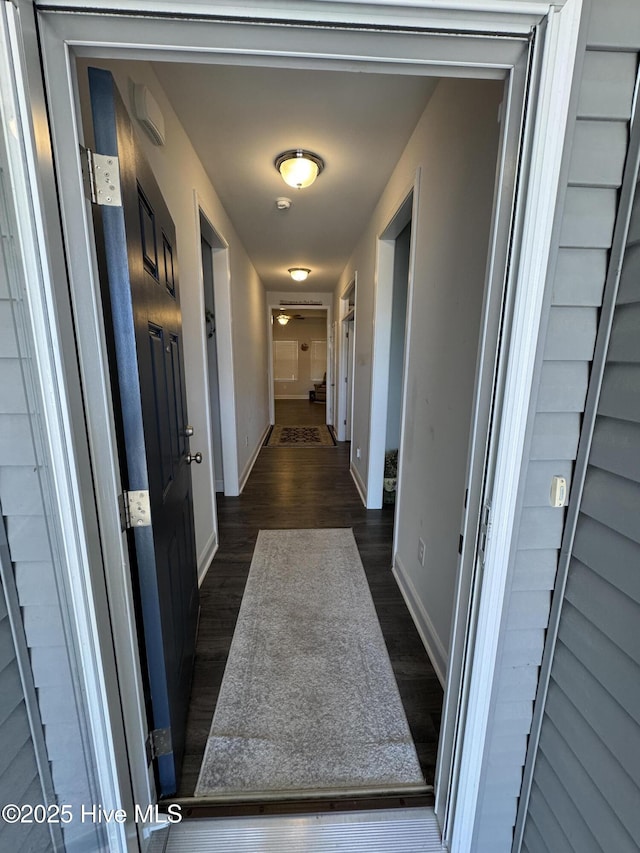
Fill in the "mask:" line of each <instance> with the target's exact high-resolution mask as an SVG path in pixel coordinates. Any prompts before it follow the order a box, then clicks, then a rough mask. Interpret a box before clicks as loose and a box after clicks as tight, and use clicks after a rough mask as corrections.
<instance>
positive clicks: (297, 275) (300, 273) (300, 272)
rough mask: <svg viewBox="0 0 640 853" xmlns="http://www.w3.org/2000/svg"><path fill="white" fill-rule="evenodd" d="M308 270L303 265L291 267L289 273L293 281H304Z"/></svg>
mask: <svg viewBox="0 0 640 853" xmlns="http://www.w3.org/2000/svg"><path fill="white" fill-rule="evenodd" d="M310 272H311V270H308V269H305V267H291V269H290V270H289V275H290V276H291V278H292V279H293V280H294V281H304V280H305V279H306V277H307V276H308V275H309V273H310Z"/></svg>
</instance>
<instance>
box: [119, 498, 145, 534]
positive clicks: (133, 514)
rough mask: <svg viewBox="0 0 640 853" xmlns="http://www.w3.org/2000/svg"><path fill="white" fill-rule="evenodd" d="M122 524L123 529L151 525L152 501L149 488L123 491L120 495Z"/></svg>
mask: <svg viewBox="0 0 640 853" xmlns="http://www.w3.org/2000/svg"><path fill="white" fill-rule="evenodd" d="M119 504H120V526H121V529H122V530H130V529H131V528H132V527H151V503H150V501H149V490H148V489H138V490H137V491H135V492H134V491H129V492H126V491H125V492H123V493H122V494H121V495H120V497H119Z"/></svg>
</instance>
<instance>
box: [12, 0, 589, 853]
mask: <svg viewBox="0 0 640 853" xmlns="http://www.w3.org/2000/svg"><path fill="white" fill-rule="evenodd" d="M203 5H204V0H203V2H202V3H198V2H191V3H185V4H183V5H182V6H181V12H182V11H184V12H185V13H186V12H189V11H192V12H198V11H200V12H202V10H203ZM48 6H49V8H53V7H56V6H59V7H63V6H64V7H66V8H67V9H69V8H71V7H74V6H77V7H78V8H79V7H82V8H84V9H87V8H92V9H95V10H99V9H100V8H110V9H114V8H121V9H129V10H132V9H135V10H139V11H143V10H144V11H147V12H154V11H160V12H162V11H174V9H175V5H174V4H173V3H169V2H168V0H156V2H144V0H138V2H136V0H120V3H119V4H118V3H117V2H114V0H94V1H93V2H91V0H50V2H49V3H48ZM292 6H293V4H291V3H286V4H285V3H278V2H270V3H268V2H261V3H260V4H258V3H257V2H255V0H249V2H245V3H244V4H243V9H242V13H239V11H238V7H237V6H231V5H226V4H224V3H222V2H220V3H216V2H215V0H212V2H209V3H207V4H206V8H207V10H208V11H209V12H210V11H211V10H212V9H215V12H216V14H218V15H224V14H225V13H228V14H230V13H232V14H234V15H235V16H238V15H239V14H242V15H243V16H244V17H247V18H250V17H251V12H254V13H255V11H256V10H257V9H258V8H259V9H260V14H261V15H263V16H264V17H271V18H272V19H273V18H288V19H291V18H296V19H298V20H300V21H304V20H305V19H307V18H308V19H313V20H316V21H326V22H327V23H329V22H344V23H345V24H346V23H353V22H354V21H355V20H367V21H370V22H372V23H373V24H380V25H381V24H384V23H387V24H390V23H394V24H402V25H406V24H408V23H409V22H411V21H413V22H414V25H419V26H421V27H429V26H432V27H434V28H444V27H445V25H446V24H448V25H449V26H454V27H455V29H456V30H459V31H464V30H472V29H474V28H475V29H476V30H477V29H478V28H480V29H482V30H485V31H489V30H491V32H497V33H500V32H503V33H505V34H507V35H508V34H513V33H514V32H520V33H525V32H528V31H529V29H530V27H531V26H532V25H533V24H535V23H538V22H539V21H540V20H541V19H542V18H543V17H546V36H545V49H544V54H543V56H542V59H541V78H540V81H541V82H540V88H539V92H538V95H537V99H536V106H537V109H536V117H535V127H534V129H533V130H534V132H533V139H532V145H531V152H532V154H531V160H530V167H529V178H528V203H527V205H526V209H525V210H524V211H523V224H522V238H521V243H520V254H519V266H518V280H519V281H526V282H527V286H526V287H521V288H519V289H518V293H517V298H516V301H515V305H514V316H513V326H512V332H511V344H510V350H509V352H510V361H509V366H508V369H507V375H506V394H505V402H504V407H503V412H502V422H501V426H500V436H501V442H500V450H499V453H498V460H497V476H496V488H495V492H494V495H493V504H494V512H495V522H494V527H493V535H492V537H491V539H490V542H489V547H488V551H487V555H486V558H487V562H486V570H485V573H484V579H483V585H482V590H481V593H480V606H479V618H478V627H477V634H476V643H475V649H474V654H473V661H472V667H471V681H470V695H469V706H468V713H467V718H466V722H465V725H464V730H463V733H462V736H461V751H460V756H461V761H460V767H461V772H460V784H459V785H458V787H457V792H456V795H455V797H456V801H455V804H453V805H454V810H453V821H452V824H451V827H452V831H451V836H450V838H449V839H448V840H449V843H450V849H451V850H452V851H465V850H469V849H471V842H472V837H473V831H474V827H475V823H476V817H477V813H478V807H479V802H478V800H479V781H480V772H481V767H482V761H483V756H484V751H485V741H486V735H487V725H488V719H489V702H490V687H491V683H492V679H493V674H494V671H495V665H496V654H497V646H498V635H497V631H496V625H498V624H499V623H500V616H501V613H502V605H503V601H504V594H505V583H506V571H507V566H508V556H509V553H510V549H511V544H512V540H513V536H514V533H515V531H514V520H515V519H514V507H515V502H516V501H515V499H516V496H517V493H518V489H519V485H520V478H521V458H522V452H523V447H524V433H525V428H526V422H527V416H528V409H529V400H530V396H531V391H532V380H533V365H534V358H535V351H536V346H537V340H538V330H539V322H540V313H541V304H542V295H543V292H544V286H545V280H546V272H547V262H548V257H549V252H550V245H551V228H552V222H553V216H554V211H555V200H556V196H557V192H558V183H559V174H560V161H561V157H562V150H563V144H564V136H565V130H566V122H567V116H568V102H569V91H570V88H571V81H572V72H573V63H574V57H575V50H576V44H577V31H578V23H579V19H580V14H581V9H582V0H567V2H566V4H565V5H564V6H563V7H560V6H559V5H558V4H555V5H552V4H551V3H547V2H538V1H537V0H532V2H515V0H440V2H435V0H405V2H396V0H384V2H383V0H373V1H372V2H365V0H355V2H341V0H333V2H323V0H316V2H308V3H304V2H298V3H296V4H295V8H292ZM285 7H286V8H285ZM354 15H355V18H354ZM114 20H116V19H115V18H114V17H107V18H105V19H104V23H105V29H110V28H109V23H113V21H114ZM95 22H96V19H95V18H93V24H94V25H95ZM87 23H91V18H90V17H88V16H86V15H83V14H81V13H78V12H76V13H75V14H74V15H73V16H67V15H65V14H64V13H62V12H60V13H55V14H52V15H51V16H50V17H49V18H48V19H46V20H44V21H43V24H44V25H43V31H42V34H43V43H44V51H45V76H46V81H47V84H48V86H49V90H50V91H49V93H50V95H51V96H52V102H53V107H54V109H53V115H54V123H55V121H56V120H57V122H58V124H57V127H55V128H54V151H55V153H56V159H57V162H58V165H59V167H60V170H61V171H60V174H61V178H60V179H61V181H62V183H63V186H64V191H63V195H62V216H63V220H64V222H65V225H66V226H67V227H70V228H71V231H72V233H77V234H78V235H79V236H80V235H81V239H82V240H84V239H85V235H86V233H87V228H86V221H83V217H84V216H85V212H84V210H82V209H81V210H80V212H79V214H78V213H76V214H75V222H74V214H73V212H72V207H73V205H74V204H76V203H77V193H78V192H81V190H79V186H80V178H79V175H78V173H77V162H76V150H77V149H76V142H77V140H76V138H75V129H74V123H73V121H71V122H69V118H70V117H71V118H73V116H74V111H75V104H74V102H73V83H72V75H71V71H70V65H71V63H70V57H69V51H70V48H71V46H72V44H76V45H80V44H83V43H85V44H86V43H88V42H89V36H88V35H87V34H86V33H85V35H84V37H83V36H82V30H83V27H84V26H85V25H86V24H87ZM178 29H179V28H178ZM72 30H73V32H71V31H72ZM99 33H100V38H101V39H102V40H103V44H104V43H106V42H107V41H108V38H107V37H105V35H104V30H103V29H102V28H101V29H100V31H99ZM95 36H96V33H95V31H94V33H93V38H92V39H91V40H92V41H93V43H94V44H95ZM127 37H128V32H127V28H126V27H121V28H120V38H119V40H118V43H117V44H116V43H115V42H112V44H111V47H113V48H115V49H118V48H126V47H127V45H125V44H123V42H122V39H124V38H127ZM138 43H140V42H138ZM326 59H327V60H328V61H329V60H331V61H333V59H334V57H331V56H327V57H326ZM436 73H437V71H436ZM65 126H66V130H65ZM25 145H26V147H27V148H28V150H31V151H35V144H34V142H33V139H32V138H28V137H25ZM40 166H41V168H43V169H44V171H43V172H42V173H41V176H40V177H41V180H42V181H44V182H45V184H46V185H47V186H46V189H47V190H48V191H51V189H52V180H53V178H52V175H51V173H50V171H49V169H48V165H47V164H44V163H43V162H42V161H41V162H40ZM31 190H32V194H31V197H30V198H29V199H24V200H22V204H23V205H24V208H25V209H26V208H28V207H29V206H30V205H33V208H34V211H35V214H34V216H35V219H36V220H38V221H40V220H42V221H45V220H47V215H48V212H49V211H48V210H47V209H45V208H46V205H45V203H44V202H43V201H42V199H41V197H40V195H39V194H38V192H37V191H36V189H35V188H34V187H33V186H32V187H31ZM80 208H83V205H82V204H81V205H80ZM29 215H30V216H31V215H32V214H31V213H29ZM78 215H80V220H78V218H77V217H78ZM49 224H50V225H52V224H53V223H52V220H51V219H49ZM81 254H82V253H81V252H77V257H74V259H73V263H72V269H71V276H72V278H73V276H74V274H77V268H76V270H75V273H74V268H73V267H74V265H76V264H80V265H81V267H83V272H84V273H88V275H89V280H92V279H93V277H94V274H95V269H94V262H93V258H92V256H91V253H90V252H88V254H87V257H84V258H83V257H81ZM39 260H40V263H41V266H42V273H43V281H42V287H43V288H44V289H45V291H46V295H47V297H48V298H49V299H50V300H51V304H55V301H56V298H57V295H56V284H55V282H54V280H53V277H52V276H51V273H50V270H49V268H48V263H49V260H48V259H47V257H46V253H45V252H43V253H42V255H41V256H40V259H39ZM86 281H87V279H85V282H86ZM38 345H39V352H38V356H39V361H40V363H41V364H44V365H48V366H49V367H50V369H51V373H52V376H53V377H56V376H57V379H58V380H60V382H61V383H62V386H59V387H64V381H65V377H64V374H63V372H62V371H63V368H62V365H61V364H60V363H59V361H58V360H57V359H56V354H55V353H54V352H52V350H51V348H50V341H49V338H48V336H44V335H43V336H42V338H40V340H39V341H38ZM104 390H105V397H106V393H107V389H106V388H105V389H104ZM106 403H108V401H107V400H106ZM45 405H46V408H47V411H46V413H45V414H46V416H47V420H48V423H49V424H50V429H51V433H50V436H49V440H50V442H51V444H52V446H53V448H54V452H55V455H56V457H57V458H58V459H59V460H60V463H61V465H62V463H63V461H64V460H72V459H74V458H75V455H74V446H75V438H74V434H73V428H72V426H71V424H70V420H71V418H72V412H71V409H70V407H67V406H66V405H65V401H64V400H62V401H60V400H55V399H53V398H47V399H46V400H45ZM64 469H65V470H64V474H65V481H66V482H67V483H68V485H69V486H70V487H71V488H70V489H68V493H67V494H65V495H64V501H63V502H64V503H65V504H67V505H68V506H69V508H70V509H72V510H73V513H70V514H69V516H68V517H72V516H73V517H78V518H82V517H83V513H82V509H81V505H80V502H81V488H80V479H81V478H80V477H79V475H78V472H77V470H76V469H75V468H74V467H73V466H71V465H66V464H65V465H64ZM74 487H75V488H74ZM60 499H61V500H62V497H61V498H60ZM114 511H115V510H114ZM111 521H112V522H113V519H112V520H111ZM110 529H111V530H114V529H115V528H114V525H113V523H111V525H110ZM103 532H104V531H103ZM93 533H95V531H93ZM90 538H91V531H89V532H87V531H86V530H85V529H83V528H78V529H76V531H75V532H74V533H73V534H71V533H70V532H67V533H66V537H65V539H66V541H67V542H68V544H69V548H70V551H73V553H74V559H75V561H76V564H77V565H78V566H79V567H82V566H84V573H83V572H82V570H81V569H79V570H78V572H77V573H76V580H77V581H78V582H81V583H82V587H81V589H80V590H79V591H78V592H79V594H78V597H77V599H76V600H75V601H74V602H73V603H72V604H73V608H74V617H75V618H76V619H77V621H78V622H79V623H81V624H83V625H84V626H85V627H86V631H87V632H88V636H87V640H88V642H87V645H86V649H85V660H83V665H84V666H85V678H86V682H87V684H88V686H89V688H90V689H89V690H88V702H89V708H90V714H89V717H90V721H92V722H94V723H95V724H94V725H93V737H94V743H95V748H96V756H97V764H98V772H99V778H100V780H101V782H102V785H103V791H102V794H103V803H104V804H105V806H107V807H108V806H110V805H111V804H112V803H113V804H114V805H115V804H116V803H117V801H118V800H119V799H120V797H121V796H122V781H121V778H120V777H119V774H120V773H122V771H123V762H124V761H125V759H124V757H119V756H118V754H117V750H116V749H115V742H116V741H115V740H114V734H113V730H110V729H109V728H108V727H107V726H105V721H104V720H101V719H100V717H99V716H96V711H97V710H98V708H97V707H96V706H100V705H102V707H103V708H107V707H110V706H111V704H112V703H111V702H109V700H108V695H109V691H108V689H107V686H108V685H107V684H106V683H105V679H106V673H107V672H111V671H112V669H113V660H110V661H107V662H105V659H104V656H105V655H107V654H109V650H108V649H104V650H102V651H101V650H100V642H99V638H97V637H96V636H94V634H92V632H95V631H96V627H95V611H96V608H97V609H101V608H102V607H104V604H105V602H104V600H103V598H101V590H100V589H98V588H97V587H95V586H92V578H91V573H90V571H89V570H88V565H87V564H88V562H89V554H90V552H91V548H92V547H93V544H92V543H91V542H90ZM119 547H120V546H117V545H115V546H114V548H115V551H116V552H117V551H118V550H119ZM129 615H130V614H129ZM116 627H117V626H116ZM129 630H130V626H129ZM107 664H108V665H107ZM110 686H111V687H112V686H113V685H110ZM125 766H126V765H125ZM114 842H116V843H118V842H117V840H116V839H115V838H114ZM119 842H120V846H117V847H116V846H114V847H113V849H114V850H115V849H121V850H125V849H127V848H126V840H125V837H124V835H120V836H119Z"/></svg>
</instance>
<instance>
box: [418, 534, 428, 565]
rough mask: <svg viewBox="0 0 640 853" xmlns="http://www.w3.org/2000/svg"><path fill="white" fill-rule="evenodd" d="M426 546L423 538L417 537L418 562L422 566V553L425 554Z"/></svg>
mask: <svg viewBox="0 0 640 853" xmlns="http://www.w3.org/2000/svg"><path fill="white" fill-rule="evenodd" d="M425 550H426V546H425V544H424V540H423V539H418V562H419V563H420V565H421V566H424V555H425Z"/></svg>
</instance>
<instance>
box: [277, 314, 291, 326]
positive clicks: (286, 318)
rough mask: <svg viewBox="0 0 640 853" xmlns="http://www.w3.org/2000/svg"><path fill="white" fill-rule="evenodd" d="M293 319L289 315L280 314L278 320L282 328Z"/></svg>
mask: <svg viewBox="0 0 640 853" xmlns="http://www.w3.org/2000/svg"><path fill="white" fill-rule="evenodd" d="M290 319H291V317H290V316H289V315H288V314H278V316H277V317H276V320H277V321H278V323H280V325H281V326H286V325H287V323H288V322H289V320H290Z"/></svg>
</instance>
